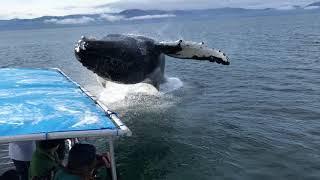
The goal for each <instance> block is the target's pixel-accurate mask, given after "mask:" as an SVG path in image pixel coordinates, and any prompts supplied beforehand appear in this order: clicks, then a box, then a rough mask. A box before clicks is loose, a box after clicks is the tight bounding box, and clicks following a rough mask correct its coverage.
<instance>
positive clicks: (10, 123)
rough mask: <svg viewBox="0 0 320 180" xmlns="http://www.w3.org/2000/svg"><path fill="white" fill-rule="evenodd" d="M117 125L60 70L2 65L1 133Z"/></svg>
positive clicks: (0, 70)
mask: <svg viewBox="0 0 320 180" xmlns="http://www.w3.org/2000/svg"><path fill="white" fill-rule="evenodd" d="M101 129H111V130H113V129H117V128H116V126H115V125H114V123H113V122H112V121H111V120H110V119H109V118H108V116H106V114H105V112H104V110H103V109H102V108H101V107H100V106H98V105H97V104H96V103H95V102H94V101H93V100H92V99H91V98H90V97H89V96H88V95H87V94H85V93H84V92H83V91H82V90H81V89H80V87H78V85H76V84H75V83H73V82H72V81H70V80H69V79H68V78H67V77H65V76H64V75H63V74H62V73H61V72H59V71H58V70H53V69H51V70H43V69H15V68H3V69H0V136H16V135H26V134H38V133H50V132H66V131H88V130H101Z"/></svg>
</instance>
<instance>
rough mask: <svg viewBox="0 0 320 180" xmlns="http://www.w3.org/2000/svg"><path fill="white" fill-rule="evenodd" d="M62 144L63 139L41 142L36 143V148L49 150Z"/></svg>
mask: <svg viewBox="0 0 320 180" xmlns="http://www.w3.org/2000/svg"><path fill="white" fill-rule="evenodd" d="M62 143H64V139H52V140H43V141H39V142H38V146H39V148H41V149H43V150H50V149H52V148H54V147H57V146H58V145H60V144H62Z"/></svg>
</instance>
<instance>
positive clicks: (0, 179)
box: [0, 169, 19, 180]
mask: <svg viewBox="0 0 320 180" xmlns="http://www.w3.org/2000/svg"><path fill="white" fill-rule="evenodd" d="M9 179H10V180H19V175H18V172H17V171H16V170H14V169H11V170H8V171H6V172H4V173H3V174H2V175H1V176H0V180H9Z"/></svg>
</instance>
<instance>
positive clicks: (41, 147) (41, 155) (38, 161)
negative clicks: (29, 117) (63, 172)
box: [29, 139, 64, 180]
mask: <svg viewBox="0 0 320 180" xmlns="http://www.w3.org/2000/svg"><path fill="white" fill-rule="evenodd" d="M62 143H64V140H63V139H55V140H43V141H39V142H38V144H37V148H36V151H35V152H34V153H33V155H32V159H31V163H30V168H29V180H51V179H53V176H54V173H55V172H56V171H57V170H58V168H59V167H61V166H62V163H61V159H59V156H58V153H57V150H58V148H59V146H60V144H62Z"/></svg>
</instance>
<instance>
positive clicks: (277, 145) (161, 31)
mask: <svg viewBox="0 0 320 180" xmlns="http://www.w3.org/2000/svg"><path fill="white" fill-rule="evenodd" d="M319 17H320V13H313V14H295V15H278V16H261V17H239V18H223V19H221V18H220V19H203V20H196V21H191V20H185V21H179V22H178V21H168V22H167V21H166V22H161V23H148V24H146V23H141V24H130V25H110V26H92V27H76V28H59V29H40V30H19V31H1V32H0V42H1V43H0V62H1V63H0V66H1V67H58V68H61V69H62V70H63V71H64V72H65V73H66V74H68V75H69V76H71V78H73V79H74V80H75V81H77V82H78V83H80V84H81V85H83V86H84V87H85V88H87V89H89V90H90V91H92V92H93V94H95V95H97V96H100V98H102V99H103V98H107V96H108V94H107V95H106V94H105V93H102V94H103V95H100V93H101V92H102V91H103V90H102V89H101V88H100V87H99V86H98V84H97V83H96V80H95V77H94V75H93V74H92V73H91V72H89V71H88V70H86V69H85V68H83V67H82V66H81V64H80V63H78V62H77V61H76V60H75V58H74V55H73V45H74V43H75V42H76V41H77V40H78V39H79V38H80V36H81V35H83V34H84V35H88V36H89V35H93V36H96V37H103V36H104V35H106V34H108V33H133V34H141V35H146V36H151V37H153V38H155V39H159V40H176V39H180V38H183V39H185V40H193V41H199V42H201V41H204V42H205V43H207V44H208V46H211V47H215V48H220V49H222V50H224V51H225V52H226V53H227V54H229V57H230V59H231V65H230V66H222V65H218V64H213V63H209V62H197V61H190V60H178V59H173V58H168V57H167V61H166V75H167V76H168V77H171V78H173V79H175V80H177V81H173V84H172V86H173V87H176V84H175V83H174V82H176V83H180V84H181V85H182V87H179V88H177V89H175V90H173V91H169V92H167V91H166V92H167V93H163V92H160V93H156V92H155V93H147V94H144V95H141V94H139V93H136V94H134V95H130V96H126V97H125V98H122V100H121V101H118V102H114V101H113V102H112V103H110V102H109V104H108V106H109V107H110V108H112V109H113V110H115V111H117V112H119V114H120V115H121V118H122V119H123V121H125V123H126V124H127V125H128V126H129V127H130V128H131V130H132V132H133V136H132V137H128V138H122V139H120V140H119V141H117V144H116V151H117V162H118V166H119V167H118V170H119V171H120V174H121V177H122V179H131V180H133V179H137V180H141V179H167V180H178V179H183V180H194V179H198V180H212V179H244V180H248V179H259V178H262V179H319V178H320V132H319V129H320V122H319V120H320V119H319V118H320V105H319V102H320V96H319V94H320V66H319V63H320V21H319ZM109 89H110V88H109ZM111 89H112V88H111ZM110 96H111V97H113V95H112V93H111V94H110ZM106 102H108V101H106ZM95 142H96V144H97V145H98V146H99V147H103V146H104V142H103V140H102V139H99V140H96V141H95ZM0 154H2V155H3V156H4V155H6V154H7V151H6V146H5V145H2V146H0ZM0 162H2V164H4V163H7V162H8V161H7V159H6V158H1V160H0ZM5 167H7V166H5V165H2V169H4V168H5Z"/></svg>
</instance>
